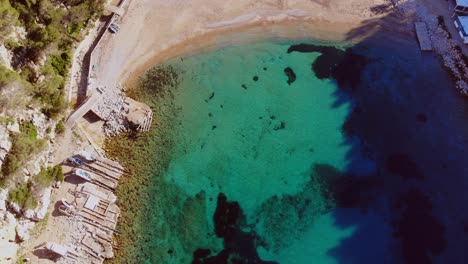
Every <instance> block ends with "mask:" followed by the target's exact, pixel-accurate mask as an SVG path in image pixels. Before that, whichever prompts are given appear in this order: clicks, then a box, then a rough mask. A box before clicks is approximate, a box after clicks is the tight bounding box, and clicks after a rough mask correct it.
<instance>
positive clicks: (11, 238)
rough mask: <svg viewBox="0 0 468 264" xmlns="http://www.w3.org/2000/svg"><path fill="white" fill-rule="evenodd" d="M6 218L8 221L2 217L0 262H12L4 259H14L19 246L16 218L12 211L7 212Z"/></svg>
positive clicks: (0, 224)
mask: <svg viewBox="0 0 468 264" xmlns="http://www.w3.org/2000/svg"><path fill="white" fill-rule="evenodd" d="M5 218H6V219H7V220H6V221H3V217H2V218H1V219H0V263H10V262H2V261H4V260H7V259H14V258H15V256H16V252H17V251H18V248H19V245H18V244H16V243H15V238H16V232H15V228H16V219H15V217H14V216H13V215H12V214H10V213H6V215H5Z"/></svg>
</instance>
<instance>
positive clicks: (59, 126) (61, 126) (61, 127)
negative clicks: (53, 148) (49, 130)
mask: <svg viewBox="0 0 468 264" xmlns="http://www.w3.org/2000/svg"><path fill="white" fill-rule="evenodd" d="M63 132H65V124H64V123H63V120H60V121H58V123H57V125H55V133H57V134H62V133H63Z"/></svg>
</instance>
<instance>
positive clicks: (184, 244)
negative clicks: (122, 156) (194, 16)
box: [133, 42, 467, 264]
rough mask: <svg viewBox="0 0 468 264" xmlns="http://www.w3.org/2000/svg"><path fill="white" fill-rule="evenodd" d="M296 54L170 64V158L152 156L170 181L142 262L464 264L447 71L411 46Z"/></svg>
mask: <svg viewBox="0 0 468 264" xmlns="http://www.w3.org/2000/svg"><path fill="white" fill-rule="evenodd" d="M307 43H309V44H311V43H312V42H307ZM295 44H298V43H285V42H268V43H257V44H251V45H245V46H237V47H228V48H223V49H219V50H217V51H214V52H210V53H205V54H199V55H195V56H190V57H184V58H177V59H174V60H171V61H168V62H167V63H166V65H171V66H172V67H174V69H175V70H176V72H177V73H178V85H177V88H175V89H173V90H172V92H171V95H166V96H165V97H162V98H161V99H160V100H159V101H158V104H159V105H158V106H157V109H158V111H159V112H158V113H157V114H156V117H157V118H159V119H160V120H159V121H158V122H160V123H166V124H167V123H170V125H168V126H167V127H170V130H167V131H164V133H166V137H167V138H169V141H170V142H171V144H159V145H158V146H157V148H159V149H157V151H156V149H155V152H157V153H159V154H162V155H164V160H167V164H165V165H167V166H163V169H161V168H160V167H158V169H154V170H153V171H152V172H151V174H152V177H154V182H152V184H151V186H150V187H149V188H148V189H146V192H148V193H147V195H148V197H150V198H148V199H149V200H148V201H147V202H149V203H150V206H149V207H150V208H149V209H148V211H147V212H145V217H144V218H143V219H140V220H139V222H138V223H137V224H138V225H139V228H140V232H141V233H140V234H139V238H137V242H138V243H141V244H142V245H140V248H137V249H136V250H139V252H137V253H135V252H134V254H135V256H138V257H136V259H133V260H135V261H137V262H138V263H145V262H146V263H269V262H272V263H321V264H325V263H431V262H425V261H434V262H438V263H444V261H448V260H454V262H452V263H462V262H458V260H460V259H461V258H462V257H463V256H464V253H463V250H462V247H461V246H460V245H457V244H450V243H452V242H450V241H452V240H451V238H452V237H454V236H457V235H458V234H459V232H464V231H463V224H462V223H463V220H462V219H463V217H464V216H463V215H462V214H458V215H457V214H456V213H455V210H454V208H453V207H447V206H445V205H446V204H453V203H456V204H461V203H462V202H463V201H466V197H465V196H463V195H462V193H463V192H462V189H463V187H462V186H457V184H456V182H457V181H458V182H460V181H462V182H463V180H464V177H465V176H464V175H466V174H465V172H466V168H465V167H464V166H463V165H461V164H462V162H461V161H463V160H465V161H466V158H464V156H463V146H465V145H466V143H467V142H466V138H464V137H462V135H464V133H465V132H466V131H467V128H466V126H465V124H464V123H463V120H464V119H463V118H464V116H465V112H464V111H465V110H466V109H465V108H464V106H463V102H462V101H461V99H459V98H458V96H457V95H456V94H455V93H454V92H452V90H451V89H452V88H451V87H450V85H451V84H450V80H449V79H448V76H447V74H446V73H445V72H444V71H443V69H441V67H440V66H439V64H438V62H437V60H436V59H435V58H434V57H432V56H431V55H428V56H426V55H421V54H419V53H416V52H415V50H416V45H415V43H413V42H408V43H406V42H405V43H404V45H406V46H405V47H402V46H401V43H399V44H398V45H399V46H397V45H396V44H395V45H393V46H392V45H388V44H387V45H381V46H380V45H377V44H375V43H374V44H372V45H371V44H369V45H363V44H361V45H358V46H356V47H354V48H353V50H347V52H345V51H344V49H341V48H333V47H332V48H329V47H324V46H314V45H309V46H291V45H295ZM317 45H318V44H317ZM395 47H399V48H401V49H395ZM288 50H289V52H288ZM165 111H166V112H165ZM441 111H443V112H445V113H451V114H450V118H447V116H446V115H444V114H441ZM454 131H455V132H454ZM453 133H455V134H456V135H458V136H457V137H455V138H454V137H453ZM451 134H452V135H451ZM448 135H451V137H450V138H449V137H448ZM156 145H157V144H156ZM435 149H437V151H434V150H435ZM448 153H450V154H448ZM152 158H153V159H158V158H159V157H157V156H156V157H152ZM448 174H450V175H452V177H453V179H449V180H448V181H444V182H441V181H440V177H441V175H448ZM437 192H439V193H445V194H449V193H451V192H453V194H452V193H451V194H450V195H445V196H443V195H440V194H436V193H437ZM454 207H456V206H455V205H454ZM455 215H456V216H455ZM447 216H450V217H455V218H456V219H457V220H456V221H455V220H454V221H455V222H456V223H455V222H454V223H453V225H451V224H448V226H449V227H448V226H447V220H446V219H447ZM455 218H452V219H455ZM138 239H139V240H138ZM465 240H466V239H465ZM447 245H451V248H450V250H447V248H448V247H447ZM435 256H439V257H435ZM415 261H416V262H415ZM420 261H422V262H420ZM445 263H447V262H445Z"/></svg>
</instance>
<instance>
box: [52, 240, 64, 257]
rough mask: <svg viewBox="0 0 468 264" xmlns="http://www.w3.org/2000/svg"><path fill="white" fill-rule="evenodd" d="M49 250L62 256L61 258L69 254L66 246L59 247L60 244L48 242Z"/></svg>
mask: <svg viewBox="0 0 468 264" xmlns="http://www.w3.org/2000/svg"><path fill="white" fill-rule="evenodd" d="M47 249H49V250H51V251H53V252H55V253H57V254H59V255H61V256H65V255H67V252H68V248H67V247H65V246H62V245H59V244H56V243H53V242H47Z"/></svg>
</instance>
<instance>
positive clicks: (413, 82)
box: [296, 4, 468, 263]
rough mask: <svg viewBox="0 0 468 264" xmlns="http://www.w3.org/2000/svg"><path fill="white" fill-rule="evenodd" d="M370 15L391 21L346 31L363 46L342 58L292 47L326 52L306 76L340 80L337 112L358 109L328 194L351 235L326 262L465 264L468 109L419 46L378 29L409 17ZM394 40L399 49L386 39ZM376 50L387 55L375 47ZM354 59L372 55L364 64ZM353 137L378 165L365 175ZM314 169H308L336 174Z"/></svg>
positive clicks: (385, 9)
mask: <svg viewBox="0 0 468 264" xmlns="http://www.w3.org/2000/svg"><path fill="white" fill-rule="evenodd" d="M403 8H404V7H403ZM371 11H373V12H377V13H387V15H386V16H385V17H383V18H380V19H375V20H369V21H367V22H366V23H364V24H363V25H362V26H361V27H359V28H357V29H354V30H352V31H351V32H349V33H348V40H355V39H361V41H360V42H359V43H358V44H357V45H355V46H353V47H352V48H350V49H347V50H346V51H344V52H343V51H336V50H334V49H333V48H329V47H326V48H323V47H321V48H318V47H312V46H307V45H298V46H296V49H298V50H297V51H300V52H311V51H318V52H321V53H322V56H321V57H319V58H318V59H317V60H316V61H315V62H314V63H313V64H312V65H311V67H312V70H313V71H314V72H315V73H316V75H317V77H319V78H329V77H331V78H334V79H335V80H336V81H337V83H338V86H339V88H340V89H339V91H337V93H336V98H337V101H336V105H335V106H339V105H341V104H343V103H351V105H352V106H353V108H354V109H353V110H352V111H351V113H350V115H349V116H348V118H347V120H346V122H345V124H344V125H343V132H344V134H345V135H346V137H347V140H346V142H345V144H347V145H350V146H351V150H350V151H349V153H348V156H347V159H348V166H347V169H346V170H345V172H343V175H345V179H347V180H345V182H344V183H343V182H342V183H337V182H336V181H332V182H330V185H329V186H332V187H331V188H332V190H331V191H332V193H334V195H335V196H336V197H335V199H336V201H337V207H338V208H348V209H337V210H334V212H333V213H332V214H333V218H334V222H335V225H336V226H337V227H339V228H340V229H347V228H350V227H353V228H354V232H353V234H352V235H351V236H349V237H347V238H345V239H343V240H341V241H340V243H339V245H338V246H336V247H335V248H333V249H331V250H329V252H328V254H329V255H330V256H333V257H334V258H335V259H336V260H337V261H338V263H448V262H450V263H466V261H467V260H468V259H467V253H466V249H464V248H463V245H466V243H467V239H466V237H467V236H466V232H464V228H463V227H464V226H466V221H467V219H468V214H467V213H466V212H467V210H466V204H467V203H466V202H467V196H466V195H464V194H463V193H464V192H465V191H464V189H466V184H460V183H461V182H466V179H464V177H465V176H466V175H467V174H466V173H467V171H466V168H465V166H464V165H463V164H466V162H467V158H466V154H465V152H464V150H463V148H464V147H466V146H467V143H468V142H467V140H466V135H467V134H466V133H467V132H468V129H467V125H466V122H463V121H462V120H463V119H464V120H466V117H467V114H466V113H467V111H466V110H467V108H466V105H464V103H465V102H464V101H463V99H462V98H460V96H459V95H458V94H456V92H454V90H455V89H453V88H454V87H453V84H452V83H451V82H450V79H449V75H448V74H447V72H446V71H444V70H443V69H441V67H440V66H439V65H438V63H437V58H436V55H434V54H432V53H429V54H425V53H420V52H419V49H418V47H417V42H416V39H415V38H414V40H413V39H408V36H404V35H402V36H400V35H399V34H398V33H389V32H386V31H384V30H382V29H381V28H382V25H384V24H387V25H388V24H392V25H394V26H393V27H395V28H398V27H399V26H401V27H407V25H408V24H409V25H412V22H411V21H412V19H413V18H408V17H403V16H401V14H400V13H399V12H398V11H397V10H396V9H394V6H393V5H390V4H389V5H388V6H379V7H376V9H375V10H372V9H371ZM370 32H371V34H369V33H370ZM389 34H392V37H389ZM399 37H401V38H402V39H403V41H401V40H395V41H392V40H391V39H392V38H395V39H396V38H399ZM411 38H413V37H412V36H411ZM405 39H406V40H405ZM382 42H386V44H383V46H384V48H383V49H381V50H376V49H375V47H374V48H372V47H373V46H375V43H380V45H382ZM392 42H393V43H392ZM389 47H391V49H390V48H389ZM377 49H378V48H377ZM385 50H386V51H387V52H389V51H391V52H392V53H393V52H394V53H395V54H394V55H392V54H388V53H387V54H385ZM360 54H362V55H364V54H365V56H366V57H367V56H369V55H368V54H371V55H370V59H369V58H368V59H367V60H365V59H362V58H363V57H361V56H360ZM395 57H396V58H395ZM343 93H344V94H345V95H343ZM447 115H449V116H456V118H446V117H445V116H447ZM355 138H359V142H360V145H361V146H360V147H359V148H360V150H358V151H360V152H363V151H366V149H367V152H368V153H361V155H362V156H366V157H370V158H372V159H373V160H374V161H375V166H376V170H375V173H374V174H372V175H370V176H356V175H352V174H354V172H353V171H354V170H355V169H354V168H355V167H359V166H360V165H359V164H360V163H361V161H360V160H359V159H356V155H354V154H353V153H354V152H355V151H356V148H357V146H356V143H355V142H356V141H355V140H354V139H355ZM455 138H458V139H455ZM363 146H365V147H364V148H363ZM320 166H321V167H317V166H316V167H315V168H314V169H315V170H316V171H317V170H322V171H323V170H326V171H330V170H334V168H332V167H327V166H326V165H320ZM319 174H322V175H326V174H327V173H326V172H325V173H324V172H319ZM343 175H342V176H340V177H343ZM342 179H343V178H342ZM363 183H364V184H363ZM340 186H341V187H340ZM349 208H354V210H349ZM374 220H375V221H374ZM459 239H460V240H459Z"/></svg>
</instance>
